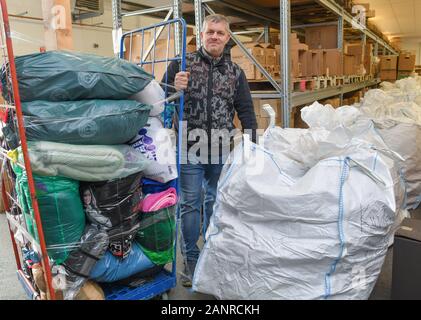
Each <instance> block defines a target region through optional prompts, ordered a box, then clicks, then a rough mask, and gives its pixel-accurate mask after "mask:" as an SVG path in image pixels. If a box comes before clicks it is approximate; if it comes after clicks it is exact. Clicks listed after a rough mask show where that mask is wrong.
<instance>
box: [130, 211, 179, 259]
mask: <svg viewBox="0 0 421 320" xmlns="http://www.w3.org/2000/svg"><path fill="white" fill-rule="evenodd" d="M175 210H176V206H175V205H174V206H171V207H168V208H164V209H161V210H158V211H154V212H143V213H141V214H140V229H139V231H138V233H137V234H136V241H137V243H139V244H140V246H141V248H142V251H143V252H144V253H145V255H146V256H147V257H148V258H149V259H150V260H151V261H152V262H153V263H154V264H156V265H164V264H167V263H169V262H171V261H172V259H173V257H174V244H175Z"/></svg>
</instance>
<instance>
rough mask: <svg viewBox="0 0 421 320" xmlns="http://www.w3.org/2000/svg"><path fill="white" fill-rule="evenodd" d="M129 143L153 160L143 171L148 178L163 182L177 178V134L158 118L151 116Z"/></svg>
mask: <svg viewBox="0 0 421 320" xmlns="http://www.w3.org/2000/svg"><path fill="white" fill-rule="evenodd" d="M129 145H131V146H132V147H133V148H135V149H136V150H137V151H139V152H140V153H142V154H143V155H144V156H145V157H146V158H147V159H148V160H151V161H152V162H151V163H150V164H149V165H148V167H147V168H146V169H145V170H144V171H143V173H144V175H145V177H146V178H149V179H152V180H155V181H159V182H162V183H167V182H168V181H170V180H173V179H176V178H177V176H178V174H177V163H176V150H175V135H174V132H173V131H172V130H170V129H166V128H164V127H163V125H162V123H161V121H159V120H158V119H157V118H153V117H150V118H149V119H148V123H147V126H145V127H144V128H142V129H141V130H140V131H139V133H138V134H137V136H136V137H134V138H133V139H132V140H131V141H130V142H129Z"/></svg>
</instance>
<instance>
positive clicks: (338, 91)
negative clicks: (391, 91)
mask: <svg viewBox="0 0 421 320" xmlns="http://www.w3.org/2000/svg"><path fill="white" fill-rule="evenodd" d="M380 82H381V81H380V80H378V79H375V80H370V81H364V82H359V83H352V84H346V85H342V86H337V87H328V88H324V89H319V90H314V91H307V92H293V93H292V102H291V107H292V108H294V107H298V106H302V105H306V104H310V103H312V102H314V101H318V100H323V99H327V98H331V97H335V96H340V95H344V94H346V93H349V92H353V91H358V90H361V89H364V88H369V87H373V86H376V85H378V84H379V83H380ZM252 97H253V98H255V99H282V95H281V94H279V93H277V92H276V91H252Z"/></svg>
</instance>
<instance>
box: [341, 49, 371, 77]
mask: <svg viewBox="0 0 421 320" xmlns="http://www.w3.org/2000/svg"><path fill="white" fill-rule="evenodd" d="M372 52H373V45H372V44H371V43H367V44H366V46H365V50H364V46H363V44H362V43H361V42H357V43H347V44H345V46H344V75H346V76H351V75H366V74H374V67H373V63H372V61H373V60H372Z"/></svg>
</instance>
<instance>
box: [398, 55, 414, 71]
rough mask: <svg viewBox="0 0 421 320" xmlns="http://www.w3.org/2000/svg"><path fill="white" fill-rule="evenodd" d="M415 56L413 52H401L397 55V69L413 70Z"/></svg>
mask: <svg viewBox="0 0 421 320" xmlns="http://www.w3.org/2000/svg"><path fill="white" fill-rule="evenodd" d="M415 60H416V56H415V55H413V54H401V55H400V56H399V65H398V69H399V71H413V70H414V69H415Z"/></svg>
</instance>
